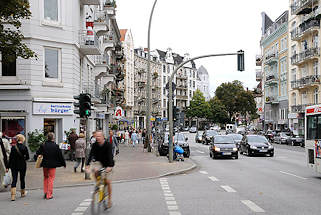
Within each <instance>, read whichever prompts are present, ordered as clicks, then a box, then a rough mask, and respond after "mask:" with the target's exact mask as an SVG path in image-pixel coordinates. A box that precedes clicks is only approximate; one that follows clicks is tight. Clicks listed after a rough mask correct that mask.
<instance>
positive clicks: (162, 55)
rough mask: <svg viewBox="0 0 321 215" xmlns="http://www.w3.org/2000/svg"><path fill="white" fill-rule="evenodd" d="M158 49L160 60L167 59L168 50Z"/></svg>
mask: <svg viewBox="0 0 321 215" xmlns="http://www.w3.org/2000/svg"><path fill="white" fill-rule="evenodd" d="M156 51H157V52H158V54H159V57H160V60H161V61H165V58H166V52H164V51H162V50H159V49H156Z"/></svg>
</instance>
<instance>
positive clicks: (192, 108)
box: [186, 89, 209, 118]
mask: <svg viewBox="0 0 321 215" xmlns="http://www.w3.org/2000/svg"><path fill="white" fill-rule="evenodd" d="M208 111H209V106H208V104H207V103H206V101H205V97H204V95H203V93H202V92H201V91H200V90H198V89H197V90H196V91H195V93H194V96H193V98H192V100H191V102H190V105H189V107H187V109H186V116H187V117H188V118H194V117H196V118H204V117H206V116H207V115H208Z"/></svg>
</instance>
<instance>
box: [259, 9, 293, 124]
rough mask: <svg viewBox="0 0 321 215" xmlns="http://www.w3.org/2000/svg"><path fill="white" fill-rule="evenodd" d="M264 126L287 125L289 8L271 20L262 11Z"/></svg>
mask: <svg viewBox="0 0 321 215" xmlns="http://www.w3.org/2000/svg"><path fill="white" fill-rule="evenodd" d="M262 25H263V26H262V38H261V48H262V55H263V56H262V57H263V63H262V78H263V82H262V84H263V86H262V87H263V95H264V102H265V103H264V128H265V129H278V130H283V129H287V128H288V106H289V104H288V11H285V12H284V13H283V14H281V15H280V16H279V17H278V18H277V19H276V20H275V21H272V20H271V19H270V18H269V17H268V15H267V14H266V13H264V12H263V13H262Z"/></svg>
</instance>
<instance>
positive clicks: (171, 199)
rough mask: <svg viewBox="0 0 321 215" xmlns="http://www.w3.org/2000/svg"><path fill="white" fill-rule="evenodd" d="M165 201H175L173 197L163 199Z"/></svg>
mask: <svg viewBox="0 0 321 215" xmlns="http://www.w3.org/2000/svg"><path fill="white" fill-rule="evenodd" d="M165 200H166V201H175V197H173V196H171V197H165Z"/></svg>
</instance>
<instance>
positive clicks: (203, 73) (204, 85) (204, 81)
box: [197, 65, 210, 101]
mask: <svg viewBox="0 0 321 215" xmlns="http://www.w3.org/2000/svg"><path fill="white" fill-rule="evenodd" d="M209 87H210V79H209V75H208V71H207V69H206V68H205V67H204V66H203V65H202V66H200V68H198V70H197V89H199V90H200V91H201V92H202V93H203V95H204V97H205V101H209V100H210V91H209Z"/></svg>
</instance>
